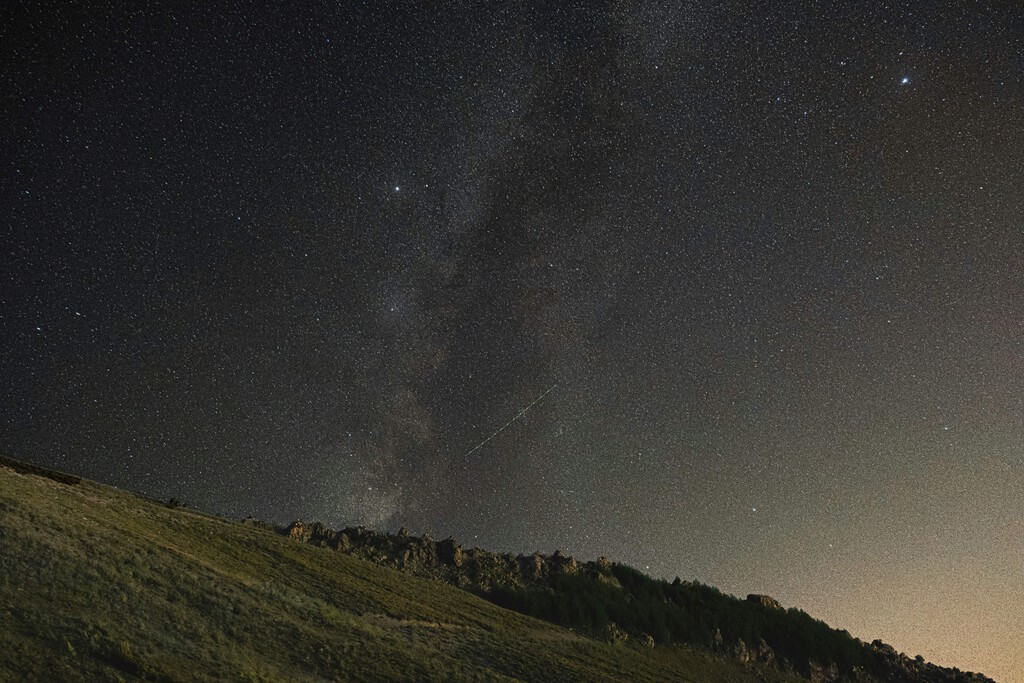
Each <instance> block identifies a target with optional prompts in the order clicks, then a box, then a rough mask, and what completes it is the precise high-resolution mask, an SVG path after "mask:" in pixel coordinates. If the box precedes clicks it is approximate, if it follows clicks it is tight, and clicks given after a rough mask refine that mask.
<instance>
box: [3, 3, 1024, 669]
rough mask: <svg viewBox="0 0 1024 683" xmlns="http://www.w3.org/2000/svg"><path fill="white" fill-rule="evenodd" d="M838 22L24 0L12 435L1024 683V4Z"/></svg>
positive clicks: (210, 488) (137, 485) (237, 510)
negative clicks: (720, 594) (544, 559)
mask: <svg viewBox="0 0 1024 683" xmlns="http://www.w3.org/2000/svg"><path fill="white" fill-rule="evenodd" d="M832 4H834V3H823V4H820V5H819V4H814V3H805V2H773V3H761V4H756V3H742V2H723V3H692V2H679V3H659V4H656V3H640V2H611V3H600V2H586V3H550V4H540V6H531V5H519V4H514V3H509V4H508V5H507V6H506V7H504V8H500V9H499V8H497V7H496V6H490V7H483V6H482V5H473V4H469V3H452V4H449V5H445V4H444V3H440V4H438V5H437V6H435V7H432V8H429V9H427V8H422V7H416V6H414V4H413V3H388V2H375V3H370V6H369V7H360V8H358V9H352V8H351V7H349V6H350V5H355V3H337V4H335V3H326V2H312V3H303V4H302V5H301V6H299V5H294V6H289V7H287V8H286V7H283V6H282V7H280V8H275V9H262V10H259V11H253V12H251V13H250V12H243V11H234V10H233V11H227V10H224V9H220V8H217V7H214V6H210V7H203V8H201V9H196V10H194V11H183V10H182V9H181V8H180V7H179V6H177V5H178V4H177V3H166V4H165V3H161V2H151V3H146V4H145V7H144V8H142V7H139V8H135V9H131V10H128V9H125V10H123V11H122V10H120V9H111V8H103V7H99V6H94V5H97V3H80V4H77V5H75V4H72V3H52V4H50V3H14V4H13V5H12V6H11V8H10V9H6V10H5V11H4V12H3V15H2V17H0V35H2V36H3V39H2V41H0V53H2V55H0V57H2V58H0V64H2V66H0V78H2V81H0V85H2V88H0V101H2V107H3V110H2V111H3V121H4V135H3V136H0V159H2V162H0V191H2V193H3V203H2V208H0V215H2V218H3V220H2V221H0V230H2V231H3V244H4V249H3V252H2V254H0V278H2V282H3V285H2V289H0V302H2V312H0V334H2V337H3V339H4V344H3V346H2V348H0V376H2V377H3V378H4V379H3V382H2V386H3V400H2V401H0V448H2V449H3V450H4V452H5V454H8V455H11V456H14V457H19V458H22V459H25V460H29V461H32V462H36V463H39V464H43V465H49V466H56V467H59V468H62V469H66V470H69V471H72V472H76V473H79V474H82V475H84V476H87V477H91V478H93V479H99V480H101V481H105V482H109V483H112V484H115V485H119V486H123V487H127V488H130V489H133V490H137V491H140V492H143V493H146V494H149V495H152V496H156V497H159V498H169V497H171V496H174V497H177V498H179V499H182V500H185V501H187V502H189V503H191V504H192V505H195V506H197V507H200V508H202V509H206V510H211V511H215V512H219V513H221V514H225V515H230V516H235V517H241V516H244V515H248V514H254V515H256V516H258V517H261V518H265V519H270V520H275V521H279V522H285V521H289V520H291V519H294V518H296V517H302V518H305V519H307V520H311V519H318V520H321V521H323V522H325V523H328V524H330V525H332V526H342V525H347V524H357V523H362V524H367V525H370V526H374V527H377V528H391V529H393V528H397V527H398V526H399V525H405V526H407V527H409V528H411V529H413V530H415V531H419V532H430V533H432V534H434V535H435V536H447V535H448V534H454V535H455V536H456V537H457V538H458V539H459V540H461V541H463V542H464V543H468V544H470V545H480V546H483V547H487V548H490V549H494V550H503V551H506V550H507V551H512V552H531V551H533V550H536V549H540V550H544V551H546V552H550V551H552V550H554V549H555V548H560V549H562V550H563V551H564V552H569V553H573V554H576V555H579V556H582V557H587V558H593V557H597V556H599V555H606V556H609V557H612V558H614V559H617V560H621V561H624V562H628V563H630V564H633V565H635V566H638V567H639V568H641V569H643V570H645V571H647V572H649V573H650V574H652V575H655V576H664V577H666V578H672V577H674V576H676V575H679V576H681V577H683V578H695V579H698V580H700V581H703V582H708V583H712V584H715V585H717V586H719V587H721V588H722V589H723V590H726V591H729V592H733V593H739V594H745V593H747V592H759V593H769V594H772V595H774V596H776V597H777V598H779V599H780V600H781V601H782V602H783V603H784V604H786V605H793V606H798V607H801V608H803V609H806V610H807V611H809V612H811V613H812V614H814V615H815V616H818V617H820V618H823V619H825V620H827V621H829V623H831V624H833V625H835V626H837V627H842V628H846V629H848V630H850V631H851V632H852V633H854V634H855V635H857V636H859V637H861V638H865V639H869V640H870V639H873V638H876V637H880V638H882V639H884V640H886V641H888V642H892V643H893V644H894V645H895V646H896V647H897V648H899V649H901V650H905V651H907V652H908V653H909V654H910V655H911V656H913V655H915V654H918V653H921V654H923V655H925V656H926V657H927V658H929V659H932V660H935V661H937V662H939V663H943V664H947V665H951V666H953V665H955V666H958V667H960V668H962V669H977V670H983V671H985V672H986V673H988V674H990V675H992V676H994V677H996V678H998V679H1000V680H1005V681H1024V660H1022V659H1021V655H1020V654H1019V653H1020V652H1024V640H1022V637H1021V635H1020V634H1021V633H1024V617H1022V616H1021V615H1024V597H1022V593H1021V591H1020V586H1021V585H1024V563H1022V562H1021V557H1024V527H1022V520H1024V446H1022V443H1024V360H1022V359H1024V267H1022V263H1024V259H1022V257H1024V199H1022V197H1024V195H1022V190H1021V188H1024V9H1022V8H1021V6H1020V5H1019V4H1018V3H1014V2H993V3H988V4H984V3H976V4H972V3H932V2H908V3H902V4H900V5H899V6H898V7H897V6H895V5H890V4H888V3H878V2H868V3H849V4H850V7H848V8H836V7H832V6H831V5H832ZM939 5H942V7H941V8H939V7H937V6H939ZM554 385H557V389H555V390H554V391H552V392H551V393H550V394H548V395H547V396H545V397H544V400H543V401H540V402H538V403H536V405H533V406H532V407H531V408H530V410H529V411H528V412H526V413H524V414H522V415H521V416H520V417H519V419H516V420H514V421H512V422H511V423H509V421H510V420H512V418H514V417H516V416H517V413H519V411H521V410H522V409H523V407H524V406H527V405H529V404H530V403H531V401H534V400H535V399H536V398H537V397H538V396H539V395H540V394H541V393H542V392H544V391H545V390H546V389H548V388H549V387H552V386H554ZM503 425H506V427H505V428H504V429H502V426H503ZM496 430H500V431H498V432H497V433H495V432H496ZM489 435H494V436H493V438H490V439H489V440H487V441H486V442H484V441H485V439H488V437H489ZM481 442H484V443H483V444H482V445H480V446H479V447H478V448H476V446H477V445H478V444H481Z"/></svg>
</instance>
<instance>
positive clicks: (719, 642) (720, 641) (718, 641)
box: [711, 626, 725, 650]
mask: <svg viewBox="0 0 1024 683" xmlns="http://www.w3.org/2000/svg"><path fill="white" fill-rule="evenodd" d="M711 645H712V647H714V648H715V649H716V650H721V649H722V648H723V647H725V639H724V638H722V629H720V628H718V627H717V626H716V627H715V634H714V635H713V636H712V637H711Z"/></svg>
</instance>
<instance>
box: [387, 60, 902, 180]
mask: <svg viewBox="0 0 1024 683" xmlns="http://www.w3.org/2000/svg"><path fill="white" fill-rule="evenodd" d="M908 83H910V77H909V76H904V77H903V79H902V80H900V85H907V84H908ZM396 189H397V188H396Z"/></svg>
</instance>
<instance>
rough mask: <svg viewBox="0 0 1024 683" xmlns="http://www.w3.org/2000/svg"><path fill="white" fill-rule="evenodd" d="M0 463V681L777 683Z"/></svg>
mask: <svg viewBox="0 0 1024 683" xmlns="http://www.w3.org/2000/svg"><path fill="white" fill-rule="evenodd" d="M45 475H46V472H44V471H41V470H38V469H36V470H32V469H30V468H26V467H25V466H24V465H23V464H21V463H16V462H12V461H4V460H2V459H0V680H12V681H13V680H60V681H128V680H149V681H186V680H187V681H194V680H201V681H218V680H221V681H246V680H247V681H284V680H287V681H314V680H316V681H323V680H351V681H403V680H404V681H442V680H443V681H449V680H451V681H459V680H466V681H468V680H495V681H503V680H504V681H511V680H524V681H555V680H558V681H573V680H576V681H602V680H603V681H620V680H631V681H664V680H673V681H737V682H740V683H742V682H745V681H749V682H750V683H753V682H754V681H758V680H760V681H777V682H779V683H784V682H787V681H789V682H791V683H792V682H794V681H797V680H798V679H797V678H795V677H793V676H789V675H786V674H783V673H781V672H777V671H773V670H771V669H767V668H764V667H760V666H742V665H740V664H739V663H737V662H736V661H733V660H729V659H725V658H721V657H714V656H710V655H708V654H706V653H702V652H699V651H696V650H694V649H691V648H686V647H659V648H656V649H654V650H649V649H646V648H643V647H642V646H640V645H637V644H633V643H626V644H620V645H618V646H614V645H610V644H607V643H603V642H598V641H595V640H591V639H587V638H584V637H581V636H580V635H578V634H575V633H573V632H571V631H569V630H567V629H564V628H561V627H558V626H555V625H552V624H549V623H547V622H544V621H540V620H537V619H533V618H531V617H528V616H524V615H522V614H518V613H516V612H513V611H509V610H506V609H502V608H500V607H498V606H496V605H494V604H491V603H489V602H487V601H485V600H482V599H480V598H479V597H477V596H475V595H473V594H471V593H469V592H466V591H462V590H458V589H456V588H453V587H449V586H445V585H442V584H439V583H437V582H434V581H428V580H425V579H421V578H417V577H414V576H409V575H407V574H402V573H399V572H397V571H394V570H392V569H388V568H385V567H381V566H378V565H375V564H373V563H370V562H366V561H363V560H361V559H358V558H354V557H349V556H346V555H344V554H342V553H334V552H325V551H323V550H321V549H319V548H315V547H311V546H309V545H305V544H300V543H295V542H293V541H291V540H289V539H288V538H284V537H282V536H280V535H278V534H274V533H270V532H268V531H267V530H265V529H263V528H260V527H259V526H256V525H245V524H241V523H233V522H228V521H225V520H222V519H218V518H214V517H210V516H207V515H203V514H200V513H197V512H194V511H191V510H188V509H185V508H180V507H179V508H173V509H172V508H169V507H167V506H165V505H162V504H159V503H156V502H154V501H150V500H146V499H143V498H140V497H138V496H134V495H132V494H129V493H125V492H121V491H118V490H116V489H112V488H109V487H106V486H102V485H99V484H95V483H92V482H88V481H84V480H82V481H78V480H77V478H74V477H69V478H61V476H56V477H49V476H45Z"/></svg>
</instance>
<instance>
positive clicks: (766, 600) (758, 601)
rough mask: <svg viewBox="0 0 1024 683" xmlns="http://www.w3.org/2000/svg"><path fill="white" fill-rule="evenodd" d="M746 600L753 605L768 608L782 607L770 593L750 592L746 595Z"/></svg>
mask: <svg viewBox="0 0 1024 683" xmlns="http://www.w3.org/2000/svg"><path fill="white" fill-rule="evenodd" d="M747 602H752V603H754V604H755V605H760V606H761V607H767V608H769V609H782V604H781V603H780V602H779V601H778V600H776V599H775V598H773V597H771V596H770V595H758V594H757V593H751V594H750V595H748V596H747Z"/></svg>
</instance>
